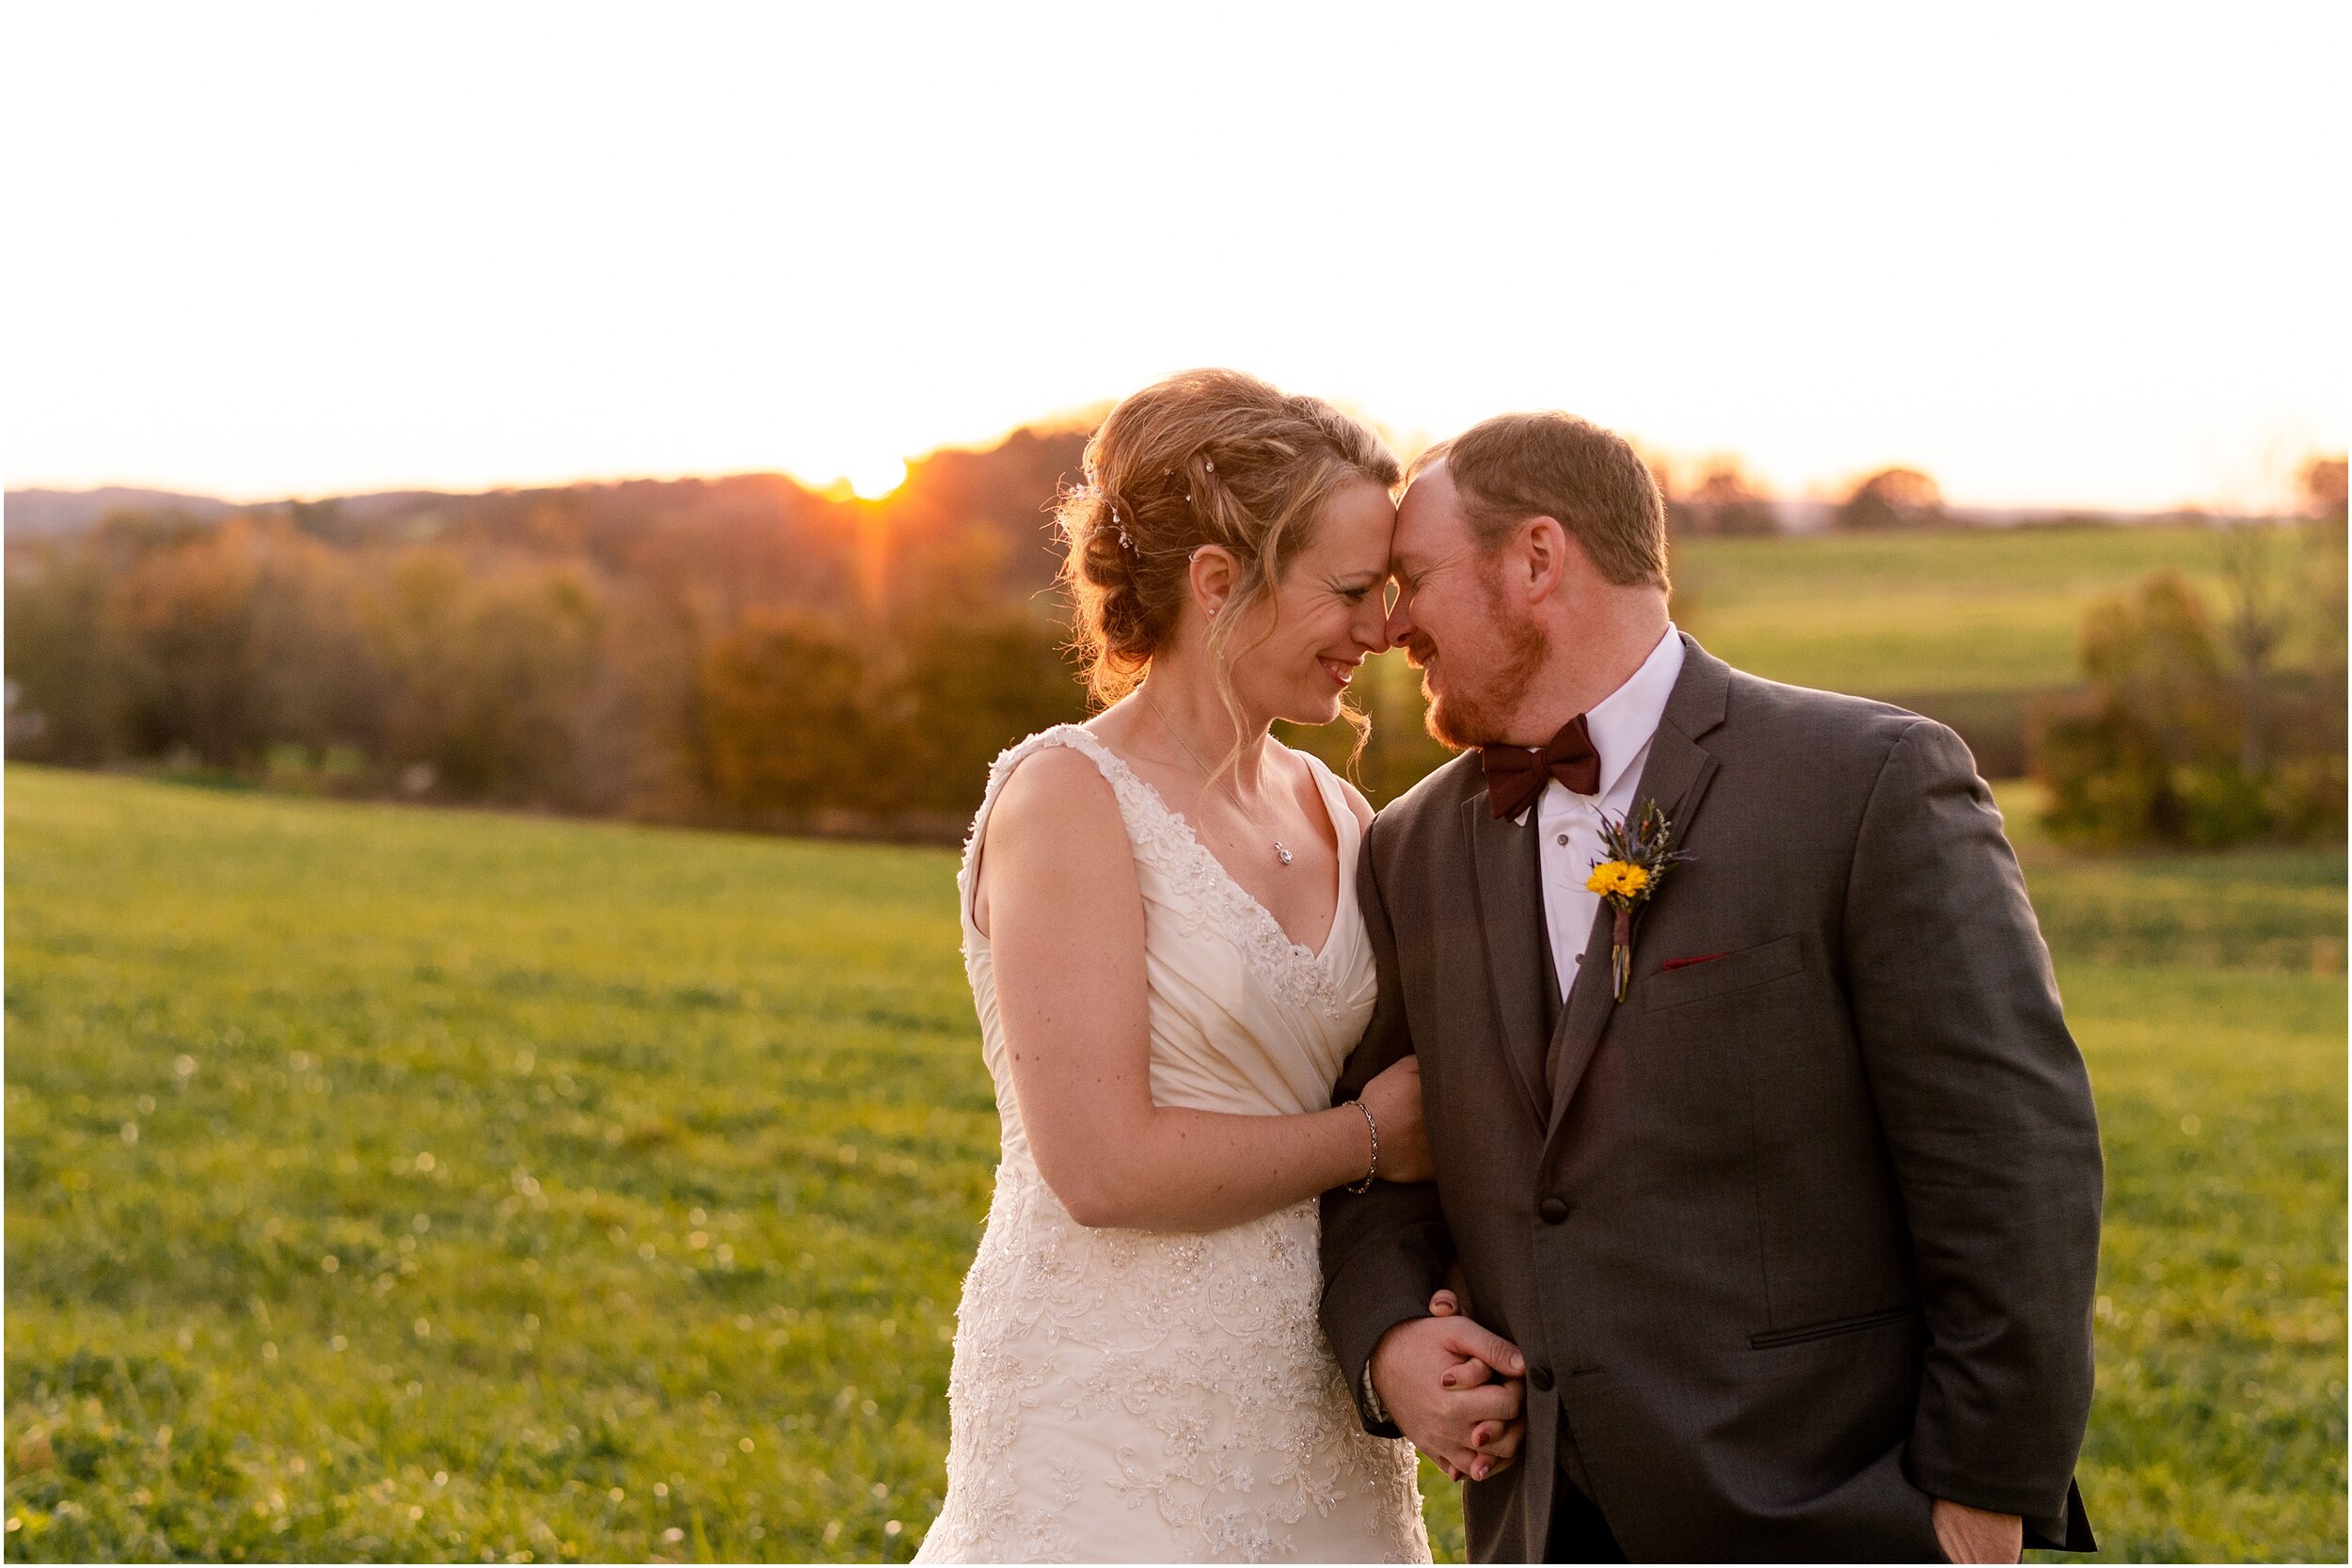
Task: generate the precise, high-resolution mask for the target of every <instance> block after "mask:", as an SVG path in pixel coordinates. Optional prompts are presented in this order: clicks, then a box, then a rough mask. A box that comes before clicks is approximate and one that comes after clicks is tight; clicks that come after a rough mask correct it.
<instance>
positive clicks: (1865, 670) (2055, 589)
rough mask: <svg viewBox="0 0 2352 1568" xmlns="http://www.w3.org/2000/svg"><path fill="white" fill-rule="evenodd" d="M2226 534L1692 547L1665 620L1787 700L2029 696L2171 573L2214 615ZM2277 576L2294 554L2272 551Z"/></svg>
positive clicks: (2145, 531)
mask: <svg viewBox="0 0 2352 1568" xmlns="http://www.w3.org/2000/svg"><path fill="white" fill-rule="evenodd" d="M2228 538H2229V535H2228V534H2227V533H2225V532H2223V531H2218V530H2215V529H2207V528H2191V527H2163V528H2153V527H2151V528H2064V529H1956V530H1947V531H1935V532H1927V533H1915V534H1863V535H1857V534H1850V533H1848V534H1840V533H1826V534H1812V535H1806V536H1804V537H1800V538H1771V539H1693V540H1691V541H1689V542H1687V543H1683V544H1677V546H1675V552H1674V559H1673V570H1674V576H1675V590H1676V594H1677V615H1678V616H1681V617H1683V618H1685V619H1687V620H1688V621H1689V623H1690V626H1691V629H1692V631H1693V632H1694V633H1695V634H1696V635H1697V636H1698V638H1699V640H1700V641H1703V642H1705V643H1706V644H1707V646H1708V651H1709V652H1711V653H1713V654H1715V655H1716V656H1717V657H1722V658H1725V659H1728V660H1730V661H1731V662H1732V663H1733V664H1735V665H1737V666H1739V667H1740V669H1742V670H1747V671H1750V672H1753V673H1756V674H1759V675H1763V676H1766V677H1767V678H1769V679H1772V680H1777V681H1789V682H1792V683H1794V684H1796V685H1798V686H1817V687H1823V688H1826V689H1830V690H1835V691H1859V692H1863V693H1866V694H1869V695H1883V696H1897V695H1902V694H1905V693H1927V692H1979V691H2009V690H2036V689H2046V688H2050V687H2059V686H2065V685H2068V684H2070V683H2072V682H2073V681H2074V680H2076V679H2077V678H2079V676H2080V674H2081V670H2080V667H2079V664H2078V662H2077V653H2078V650H2079V647H2080V642H2081V634H2082V624H2083V612H2084V611H2085V610H2089V609H2090V607H2091V606H2092V605H2093V604H2096V603H2097V602H2098V601H2099V600H2101V599H2105V598H2112V597H2114V596H2116V595H2117V594H2124V593H2127V592H2129V591H2130V589H2131V588H2132V586H2133V585H2134V584H2135V583H2136V582H2137V581H2138V579H2139V578H2141V577H2142V576H2144V575H2145V574H2147V573H2149V572H2152V571H2157V570H2168V569H2169V570H2173V571H2179V572H2182V573H2184V574H2185V575H2186V576H2187V577H2189V578H2191V579H2192V580H2195V581H2197V582H2199V583H2201V584H2202V585H2204V586H2205V587H2206V588H2207V589H2208V590H2210V591H2211V594H2210V597H2211V598H2212V599H2213V602H2214V603H2216V604H2217V605H2218V604H2219V603H2220V602H2221V601H2220V597H2219V590H2218V585H2219V581H2220V570H2221V559H2222V551H2223V549H2224V547H2225V545H2226V543H2227V540H2228ZM2272 547H2273V549H2274V551H2275V552H2276V556H2277V560H2278V561H2279V562H2280V564H2281V566H2288V564H2289V563H2291V562H2293V561H2294V560H2295V559H2296V556H2295V551H2296V544H2295V542H2294V541H2293V540H2291V539H2288V538H2284V537H2280V538H2276V539H2274V541H2273V545H2272Z"/></svg>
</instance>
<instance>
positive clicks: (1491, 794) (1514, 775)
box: [1478, 713, 1600, 818]
mask: <svg viewBox="0 0 2352 1568" xmlns="http://www.w3.org/2000/svg"><path fill="white" fill-rule="evenodd" d="M1478 760H1479V762H1480V763H1481V764H1482V765H1484V767H1485V768H1486V803H1487V804H1488V805H1490V806H1492V807H1493V808H1494V814H1495V816H1497V817H1498V818H1500V817H1505V816H1518V814H1519V813H1521V812H1523V811H1525V810H1526V809H1527V808H1528V807H1530V806H1532V805H1534V803H1535V797H1537V796H1538V795H1541V794H1542V793H1543V792H1544V784H1545V783H1546V781H1547V780H1549V779H1558V780H1559V781H1560V782H1561V783H1562V784H1565V785H1566V786H1567V788H1568V789H1569V790H1570V791H1571V792H1573V793H1575V794H1578V795H1597V794H1599V793H1600V753H1599V752H1596V751H1594V750H1593V736H1592V732H1591V731H1589V730H1587V729H1586V728H1585V727H1584V716H1583V715H1582V714H1581V713H1580V714H1578V715H1577V716H1576V717H1575V718H1573V719H1571V720H1569V721H1567V722H1566V723H1565V724H1563V725H1561V726H1560V733H1559V734H1558V735H1555V736H1552V737H1551V738H1550V739H1549V741H1547V742H1545V744H1544V745H1543V747H1542V748H1541V749H1540V750H1537V751H1533V752H1531V751H1529V750H1528V749H1527V748H1526V747H1524V746H1481V747H1480V748H1479V749H1478Z"/></svg>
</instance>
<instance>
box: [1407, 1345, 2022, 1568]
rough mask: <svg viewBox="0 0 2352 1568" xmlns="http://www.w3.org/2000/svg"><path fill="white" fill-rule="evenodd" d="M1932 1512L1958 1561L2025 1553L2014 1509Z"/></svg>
mask: <svg viewBox="0 0 2352 1568" xmlns="http://www.w3.org/2000/svg"><path fill="white" fill-rule="evenodd" d="M1374 1381H1375V1383H1376V1382H1377V1381H1378V1379H1377V1378H1376V1377H1375V1379H1374ZM1387 1397H1388V1396H1387V1395H1386V1394H1383V1395H1382V1396H1381V1398H1383V1399H1386V1398H1387ZM1932 1513H1933V1514H1934V1517H1935V1544H1937V1545H1939V1546H1941V1547H1943V1548H1944V1555H1945V1556H1946V1557H1947V1558H1950V1559H1951V1560H1953V1561H1954V1562H2015V1561H2016V1560H2018V1559H2020V1558H2021V1557H2023V1556H2025V1553H2026V1525H2025V1521H2024V1520H2022V1519H2020V1518H2018V1516H2017V1515H2016V1514H2014V1513H1986V1512H1985V1511H1984V1510H1983V1509H1981V1508H1970V1507H1969V1506H1968V1505H1967V1504H1966V1503H1956V1502H1952V1501H1950V1500H1948V1499H1947V1498H1944V1497H1938V1498H1936V1499H1935V1507H1934V1509H1933V1510H1932Z"/></svg>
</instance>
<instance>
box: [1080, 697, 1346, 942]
mask: <svg viewBox="0 0 2352 1568" xmlns="http://www.w3.org/2000/svg"><path fill="white" fill-rule="evenodd" d="M1075 727H1076V728H1078V729H1082V730H1085V729H1086V726H1085V725H1083V724H1080V725H1077V726H1075ZM1086 733H1087V734H1088V735H1089V736H1091V737H1092V739H1093V740H1094V742H1095V744H1096V745H1098V746H1101V747H1102V748H1103V750H1104V752H1108V753H1109V755H1110V757H1111V760H1112V761H1114V762H1116V763H1118V764H1119V766H1120V767H1121V768H1125V769H1126V770H1127V776H1128V777H1129V778H1131V779H1133V780H1135V781H1136V784H1138V785H1140V786H1141V787H1142V788H1143V789H1144V790H1146V791H1147V792H1149V793H1150V795H1151V797H1152V800H1154V801H1156V802H1157V803H1158V805H1159V808H1160V810H1161V811H1163V812H1165V813H1166V814H1167V815H1168V819H1169V820H1170V821H1172V822H1174V823H1175V824H1176V825H1177V826H1178V827H1180V828H1182V829H1183V830H1184V836H1185V837H1186V838H1187V839H1189V840H1191V841H1192V847H1194V848H1195V849H1197V850H1199V851H1200V855H1201V857H1202V858H1203V859H1204V860H1206V861H1207V862H1208V863H1210V864H1211V865H1214V866H1216V870H1217V875H1218V876H1220V877H1222V878H1224V879H1225V881H1226V884H1227V885H1228V886H1229V887H1231V888H1232V890H1233V892H1234V893H1236V894H1238V895H1240V896H1241V898H1242V901H1243V902H1244V903H1246V904H1248V906H1249V907H1250V908H1251V909H1253V910H1255V911H1258V913H1259V914H1260V915H1261V916H1262V917H1263V919H1264V920H1265V922H1266V924H1268V925H1270V926H1272V927H1274V929H1275V930H1276V931H1277V932H1279V934H1280V935H1281V938H1282V940H1283V941H1284V942H1288V943H1290V946H1291V950H1292V951H1293V952H1295V953H1304V954H1305V955H1307V957H1308V958H1310V959H1311V960H1312V961H1314V962H1315V963H1318V964H1319V963H1321V962H1323V960H1324V959H1325V958H1328V957H1329V956H1330V953H1331V949H1332V948H1333V947H1335V946H1337V945H1338V943H1339V936H1340V920H1341V916H1342V915H1343V914H1344V913H1345V910H1344V908H1343V906H1344V904H1345V903H1346V900H1347V839H1346V835H1345V834H1344V833H1343V832H1342V831H1341V828H1340V819H1339V814H1338V813H1337V812H1336V811H1334V810H1333V809H1332V807H1331V795H1330V792H1329V791H1328V790H1327V789H1325V788H1324V787H1323V776H1322V775H1321V774H1320V773H1319V772H1317V771H1316V769H1315V765H1314V763H1313V761H1312V760H1311V759H1309V758H1308V757H1307V753H1306V752H1295V754H1296V755H1297V756H1298V757H1299V758H1300V759H1301V760H1303V761H1305V762H1306V764H1307V777H1308V779H1309V781H1310V782H1311V783H1312V784H1314V786H1315V799H1316V800H1318V801H1319V802H1321V804H1322V806H1323V816H1324V819H1325V820H1326V821H1327V822H1328V823H1330V825H1331V847H1332V862H1333V864H1332V868H1331V877H1332V880H1333V883H1334V888H1333V895H1332V899H1331V924H1330V926H1329V927H1327V929H1326V930H1325V931H1324V933H1323V944H1322V945H1321V946H1319V947H1310V946H1308V945H1307V944H1306V943H1305V942H1300V941H1299V940H1298V939H1297V938H1295V937H1294V936H1292V935H1291V933H1290V927H1287V926H1285V925H1283V924H1282V922H1281V919H1280V917H1279V916H1278V915H1276V914H1275V912H1274V911H1272V910H1270V909H1267V908H1266V907H1265V905H1264V903H1263V901H1262V900H1260V899H1259V897H1258V895H1256V894H1254V893H1251V892H1250V891H1249V889H1248V888H1247V887H1245V886H1244V885H1243V884H1242V879H1240V878H1239V877H1236V876H1234V875H1233V870H1232V867H1231V866H1229V865H1227V864H1226V863H1225V862H1224V861H1223V860H1221V859H1219V858H1218V856H1217V852H1216V850H1214V849H1212V848H1210V847H1209V843H1208V840H1206V839H1204V838H1202V837H1201V836H1200V830H1199V829H1197V828H1195V827H1194V826H1193V825H1192V822H1191V820H1190V819H1189V818H1188V817H1186V816H1184V813H1183V812H1181V811H1178V810H1177V809H1176V808H1175V807H1174V806H1171V805H1169V804H1168V797H1167V796H1165V795H1162V794H1161V793H1160V790H1159V786H1158V785H1157V784H1153V783H1152V781H1151V780H1149V779H1147V778H1145V777H1144V776H1143V775H1142V774H1141V773H1139V772H1137V771H1136V767H1135V764H1133V763H1131V762H1129V761H1128V760H1127V759H1126V758H1125V757H1123V756H1121V755H1120V753H1119V752H1118V750H1117V749H1116V748H1114V747H1113V746H1112V745H1111V743H1110V742H1109V741H1107V740H1104V738H1103V737H1102V736H1099V735H1095V734H1094V732H1093V731H1092V730H1087V732H1086ZM1272 744H1274V745H1277V746H1281V745H1282V743H1281V742H1280V741H1279V740H1277V741H1274V742H1272ZM1282 750H1284V751H1286V752H1289V751H1293V750H1294V749H1293V748H1291V747H1288V746H1282ZM1352 815H1353V814H1351V816H1352Z"/></svg>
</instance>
